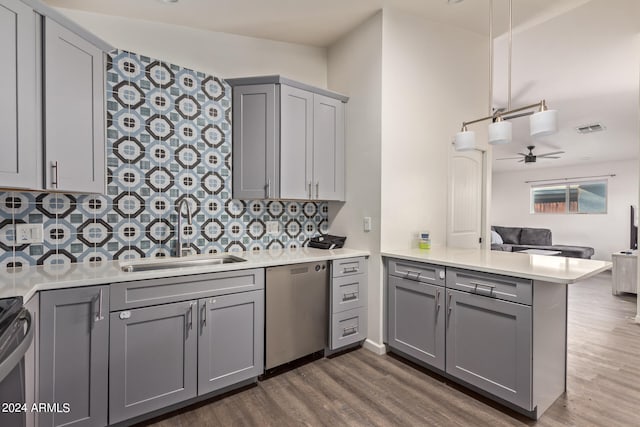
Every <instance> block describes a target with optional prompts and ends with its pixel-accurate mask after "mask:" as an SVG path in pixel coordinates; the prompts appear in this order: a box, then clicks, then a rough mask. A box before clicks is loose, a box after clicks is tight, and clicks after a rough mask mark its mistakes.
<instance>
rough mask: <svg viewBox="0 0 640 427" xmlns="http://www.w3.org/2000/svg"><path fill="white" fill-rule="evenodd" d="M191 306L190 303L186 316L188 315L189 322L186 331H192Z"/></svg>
mask: <svg viewBox="0 0 640 427" xmlns="http://www.w3.org/2000/svg"><path fill="white" fill-rule="evenodd" d="M193 304H194V303H192V302H190V303H189V310H188V311H187V314H188V315H189V322H188V323H187V329H193Z"/></svg>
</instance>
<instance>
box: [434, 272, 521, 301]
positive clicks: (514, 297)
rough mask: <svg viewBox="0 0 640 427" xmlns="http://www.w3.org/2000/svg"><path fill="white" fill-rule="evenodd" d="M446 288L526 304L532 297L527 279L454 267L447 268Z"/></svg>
mask: <svg viewBox="0 0 640 427" xmlns="http://www.w3.org/2000/svg"><path fill="white" fill-rule="evenodd" d="M447 288H451V289H457V290H460V291H464V292H470V293H474V294H478V295H484V296H487V297H492V298H497V299H501V300H505V301H512V302H517V303H520V304H527V305H531V301H532V299H533V295H532V283H531V280H529V279H521V278H518V277H509V276H500V275H497V274H490V273H480V272H477V271H467V270H460V269H456V268H448V269H447Z"/></svg>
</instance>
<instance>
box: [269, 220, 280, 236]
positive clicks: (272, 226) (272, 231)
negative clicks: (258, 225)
mask: <svg viewBox="0 0 640 427" xmlns="http://www.w3.org/2000/svg"><path fill="white" fill-rule="evenodd" d="M278 233H280V223H279V222H278V221H267V234H269V235H271V236H274V235H276V234H278Z"/></svg>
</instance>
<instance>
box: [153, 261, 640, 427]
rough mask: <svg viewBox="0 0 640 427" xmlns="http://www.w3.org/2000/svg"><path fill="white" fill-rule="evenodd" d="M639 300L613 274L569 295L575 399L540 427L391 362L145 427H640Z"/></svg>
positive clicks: (357, 354)
mask: <svg viewBox="0 0 640 427" xmlns="http://www.w3.org/2000/svg"><path fill="white" fill-rule="evenodd" d="M635 310H636V298H635V296H633V295H626V296H619V297H614V296H612V295H611V275H610V274H608V273H604V274H601V275H599V276H597V277H595V278H592V279H589V280H587V281H584V282H582V283H580V284H576V285H570V287H569V352H568V353H569V359H568V371H569V372H568V391H567V393H566V394H565V395H564V396H561V397H560V398H559V399H558V400H557V401H556V402H555V403H554V404H553V406H552V407H551V408H549V410H548V411H547V412H546V413H545V414H544V415H543V416H542V418H541V419H540V420H538V421H537V422H535V421H533V420H529V419H527V418H524V417H522V416H520V415H518V414H515V413H514V412H512V411H510V410H508V409H505V408H504V407H501V406H499V405H496V404H494V403H492V402H490V401H488V400H487V399H484V398H482V397H480V396H478V395H475V394H473V393H471V392H468V391H466V390H465V389H463V388H461V387H458V386H455V385H453V384H450V383H448V382H446V383H445V382H444V381H443V380H442V378H440V377H438V376H436V375H432V374H429V373H427V372H426V371H425V370H422V369H417V368H415V367H414V366H412V365H409V364H407V363H404V362H403V361H401V360H399V359H397V358H395V357H393V356H389V355H385V356H377V355H375V354H373V353H371V352H369V351H367V350H363V349H359V350H356V351H353V352H350V353H346V354H343V355H341V356H338V357H335V358H333V359H322V360H318V361H315V362H313V363H310V364H307V365H304V366H302V367H299V368H297V369H295V370H292V371H289V372H287V373H284V374H281V375H279V376H276V377H273V378H270V379H268V380H265V381H262V382H259V383H258V386H257V387H252V388H249V389H247V390H244V391H241V392H238V393H236V394H232V395H230V396H227V397H225V398H223V399H218V400H215V401H212V402H209V403H207V404H205V405H201V406H199V407H196V408H192V409H189V410H186V411H182V412H180V413H174V414H170V415H169V416H166V417H165V418H163V419H159V420H158V419H156V420H153V422H151V423H146V424H145V425H150V426H151V425H152V426H156V427H169V426H171V427H173V426H184V427H187V426H300V425H309V426H343V425H348V426H352V425H353V426H360V425H363V426H364V425H367V426H368V425H376V426H518V425H537V426H538V425H539V426H606V427H609V426H640V325H639V324H636V323H634V321H633V318H634V317H635Z"/></svg>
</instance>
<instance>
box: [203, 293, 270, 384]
mask: <svg viewBox="0 0 640 427" xmlns="http://www.w3.org/2000/svg"><path fill="white" fill-rule="evenodd" d="M198 313H199V323H200V338H199V341H198V394H206V393H209V392H211V391H214V390H219V389H221V388H223V387H227V386H230V385H233V384H236V383H238V382H240V381H243V380H247V379H250V378H255V377H257V376H258V375H260V374H262V372H263V370H264V362H263V357H264V291H253V292H243V293H238V294H231V295H225V296H221V297H214V298H203V299H201V300H199V301H198Z"/></svg>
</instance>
